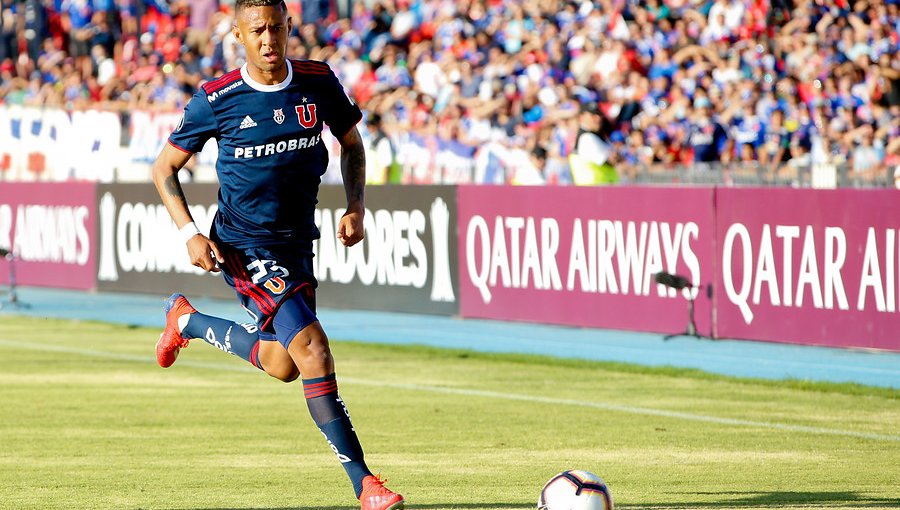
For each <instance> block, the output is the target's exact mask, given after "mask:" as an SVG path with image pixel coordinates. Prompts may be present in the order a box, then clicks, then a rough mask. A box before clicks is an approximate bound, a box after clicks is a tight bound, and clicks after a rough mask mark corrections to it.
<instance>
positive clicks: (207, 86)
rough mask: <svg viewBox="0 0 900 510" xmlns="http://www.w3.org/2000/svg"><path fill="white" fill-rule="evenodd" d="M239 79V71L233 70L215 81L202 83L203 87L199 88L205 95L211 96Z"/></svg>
mask: <svg viewBox="0 0 900 510" xmlns="http://www.w3.org/2000/svg"><path fill="white" fill-rule="evenodd" d="M240 77H241V70H240V69H235V70H233V71H230V72H228V73H225V74H224V75H222V76H220V77H218V78H217V79H215V80H213V81H210V82H206V83H204V84H203V87H201V88H202V89H203V91H204V92H206V93H207V94H212V93H213V92H215V91H217V90H220V89H223V88H225V87H227V86H228V85H230V84H232V83H234V82H235V81H237V79H238V78H240Z"/></svg>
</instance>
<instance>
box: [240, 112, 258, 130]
mask: <svg viewBox="0 0 900 510" xmlns="http://www.w3.org/2000/svg"><path fill="white" fill-rule="evenodd" d="M252 127H256V122H255V121H254V120H253V119H251V118H250V116H249V115H247V116H246V117H244V120H242V121H241V129H247V128H252Z"/></svg>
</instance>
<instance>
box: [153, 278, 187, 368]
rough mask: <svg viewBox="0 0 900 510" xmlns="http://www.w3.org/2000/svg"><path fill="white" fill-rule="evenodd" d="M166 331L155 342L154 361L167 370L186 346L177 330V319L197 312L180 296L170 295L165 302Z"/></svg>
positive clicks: (185, 341) (184, 340) (185, 340)
mask: <svg viewBox="0 0 900 510" xmlns="http://www.w3.org/2000/svg"><path fill="white" fill-rule="evenodd" d="M165 310H166V329H165V330H164V331H163V332H162V334H161V335H159V341H158V342H156V361H157V363H159V366H161V367H163V368H169V367H170V366H172V363H175V358H177V357H178V352H179V351H181V348H182V347H187V346H188V339H186V338H182V336H181V331H179V329H178V318H179V317H181V316H182V315H184V314H186V313H194V312H196V311H197V310H195V309H194V307H193V306H191V304H190V303H188V300H187V299H186V298H185V297H184V296H182V295H181V294H172V295H171V296H169V299H167V300H166V308H165Z"/></svg>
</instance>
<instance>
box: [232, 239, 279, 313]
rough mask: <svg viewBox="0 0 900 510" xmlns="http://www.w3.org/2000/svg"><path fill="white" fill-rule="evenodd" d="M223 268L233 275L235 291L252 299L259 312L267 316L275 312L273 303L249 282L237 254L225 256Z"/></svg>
mask: <svg viewBox="0 0 900 510" xmlns="http://www.w3.org/2000/svg"><path fill="white" fill-rule="evenodd" d="M225 266H226V267H227V268H228V270H229V271H230V272H231V273H232V274H233V278H234V288H235V290H237V291H238V292H240V293H241V294H243V295H245V296H247V297H249V298H250V299H252V300H253V302H254V303H256V306H257V307H259V311H260V312H262V313H264V314H266V315H269V314H271V313H272V312H273V311H275V301H274V300H273V299H272V298H271V297H269V296H268V295H267V294H266V293H264V292H263V291H262V290H260V289H259V287H257V286H256V285H255V284H253V283H252V282H251V281H250V278H249V277H248V275H247V271H246V270H245V269H244V266H243V264H241V262H240V260H239V259H238V257H237V254H235V253H228V254H226V255H225Z"/></svg>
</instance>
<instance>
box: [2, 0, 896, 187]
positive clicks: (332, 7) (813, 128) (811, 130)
mask: <svg viewBox="0 0 900 510" xmlns="http://www.w3.org/2000/svg"><path fill="white" fill-rule="evenodd" d="M340 1H343V2H344V3H342V4H337V3H335V2H328V1H327V0H288V1H287V2H286V3H287V4H288V8H289V10H290V11H291V13H292V15H293V18H294V20H295V23H294V29H293V32H292V36H291V38H290V40H289V50H288V55H289V56H290V57H292V58H308V59H316V60H323V61H326V62H328V63H329V64H331V66H332V68H333V69H334V70H335V72H336V73H337V74H338V77H339V78H340V79H341V80H342V82H343V83H344V85H345V86H346V87H347V89H348V92H349V93H350V95H351V97H353V98H354V100H355V101H357V103H359V104H360V106H361V107H362V108H363V109H364V111H366V115H367V119H366V126H367V128H366V129H367V131H368V139H369V141H370V144H371V146H372V151H371V154H372V156H373V158H374V161H375V164H374V165H372V166H371V167H370V173H371V175H372V178H371V180H372V181H374V182H385V181H387V182H399V181H401V180H403V181H404V182H410V181H416V179H415V176H412V177H410V174H408V173H406V174H404V173H403V172H399V171H397V169H398V168H401V167H402V165H403V163H404V161H403V159H404V157H405V153H404V151H403V150H400V148H401V147H403V146H404V143H405V142H406V141H408V140H409V139H410V138H412V139H414V140H416V141H417V143H421V144H422V145H424V146H427V145H429V144H452V145H453V146H454V147H461V148H462V149H461V150H462V151H463V153H466V151H470V154H471V156H472V157H474V158H476V159H481V160H483V161H484V162H485V163H484V164H482V165H480V168H482V171H481V172H479V173H477V174H476V175H475V177H474V180H475V181H477V182H512V183H518V184H538V183H551V184H569V183H575V184H598V183H606V182H617V181H618V182H628V181H631V180H635V179H636V178H637V175H638V173H639V171H641V172H647V171H651V173H652V172H657V173H658V174H659V175H661V176H663V177H662V178H663V179H665V175H666V173H667V172H669V171H671V170H670V169H672V168H674V167H678V166H683V167H691V168H694V169H695V170H696V169H698V168H699V169H701V171H702V169H704V168H715V167H717V166H718V165H725V166H726V167H727V168H729V169H731V170H733V171H734V172H735V175H739V174H742V173H743V174H746V175H747V176H750V179H751V182H752V179H759V180H760V181H762V182H765V181H779V182H796V181H797V180H798V179H799V175H800V173H801V172H803V171H808V169H809V168H812V167H814V166H815V165H836V166H840V167H842V168H845V169H846V171H847V172H849V173H850V174H852V175H854V176H857V177H859V178H861V179H863V180H864V181H865V180H868V181H871V182H876V183H877V182H882V183H887V182H888V180H889V179H891V178H892V177H893V175H894V173H893V168H895V167H898V164H900V52H898V43H900V40H898V39H900V15H898V14H900V13H898V8H900V5H898V3H900V2H898V0H859V1H852V0H835V1H830V0H796V1H791V0H773V1H766V0H594V1H593V2H592V1H589V0H569V1H561V0H460V1H453V0H366V1H357V2H350V1H345V0H340ZM232 7H233V5H232V3H230V2H229V1H228V0H221V1H220V0H172V1H170V2H166V1H164V0H24V1H12V0H2V16H0V22H2V24H0V76H2V84H0V102H2V103H7V104H24V105H34V106H53V107H64V108H73V109H78V108H87V107H90V108H98V107H99V108H109V109H119V110H122V111H123V112H127V111H131V110H133V109H150V110H166V111H171V110H178V109H180V108H182V107H183V106H184V105H185V103H186V101H187V100H188V99H189V98H190V96H191V94H192V93H193V92H194V91H195V90H196V88H197V87H198V85H199V84H201V83H202V82H203V81H205V80H209V79H211V78H213V77H215V76H217V75H219V74H221V73H223V72H225V71H228V70H230V69H233V68H235V67H238V66H239V65H241V63H242V55H241V53H240V46H239V45H238V44H237V42H236V41H235V39H234V37H233V35H232V34H231V26H232V22H233V17H232ZM898 171H900V167H898ZM898 175H900V174H898ZM416 182H418V181H416Z"/></svg>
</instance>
